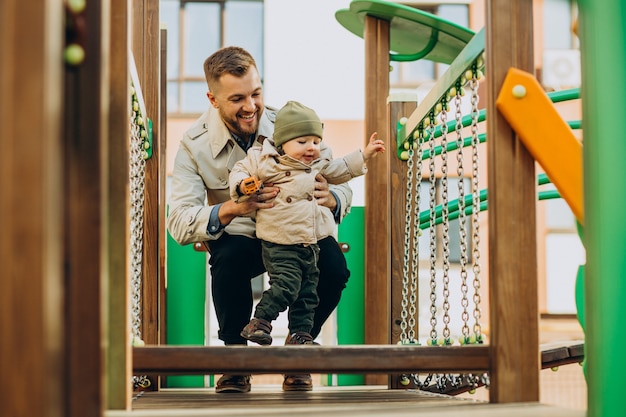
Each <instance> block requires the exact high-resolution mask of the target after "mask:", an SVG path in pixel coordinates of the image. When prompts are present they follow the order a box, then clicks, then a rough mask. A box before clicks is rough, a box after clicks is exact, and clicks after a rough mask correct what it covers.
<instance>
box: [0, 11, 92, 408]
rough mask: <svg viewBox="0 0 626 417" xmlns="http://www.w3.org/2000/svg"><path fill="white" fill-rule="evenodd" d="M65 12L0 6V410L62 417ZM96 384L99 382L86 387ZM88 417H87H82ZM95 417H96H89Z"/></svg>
mask: <svg viewBox="0 0 626 417" xmlns="http://www.w3.org/2000/svg"><path fill="white" fill-rule="evenodd" d="M62 11H63V6H62V2H61V1H60V0H48V1H44V0H32V1H28V2H25V1H22V0H2V1H1V2H0V56H1V57H2V58H0V59H1V61H2V62H1V63H0V91H2V93H1V94H0V138H2V139H1V140H0V177H1V178H2V179H1V182H2V185H1V186H0V216H1V217H2V233H0V288H1V289H0V339H1V340H2V342H0V373H1V374H2V378H0V404H1V405H0V408H1V409H2V415H3V416H18V415H20V416H40V417H64V416H67V415H69V414H67V408H66V405H67V404H66V403H65V400H66V398H68V397H69V396H70V394H71V391H72V388H71V386H70V385H69V384H68V382H69V381H68V379H67V377H66V374H65V360H66V355H65V351H66V348H67V344H66V341H65V338H64V331H65V327H64V316H63V311H64V304H63V302H64V300H63V297H64V291H63V269H64V265H63V247H62V240H63V239H62V233H63V229H62V225H63V204H64V199H63V182H62V180H63V177H62V171H63V157H62V151H61V148H62V144H61V119H62V115H63V114H62V109H63V107H62V106H63V103H62V102H63V92H62V86H63V74H62V70H63V61H62V56H63V33H64V26H63V14H62ZM86 382H87V383H88V384H91V383H97V382H98V378H97V377H96V378H91V380H89V381H86ZM83 415H88V414H83ZM91 415H96V414H91Z"/></svg>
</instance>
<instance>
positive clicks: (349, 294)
mask: <svg viewBox="0 0 626 417" xmlns="http://www.w3.org/2000/svg"><path fill="white" fill-rule="evenodd" d="M364 225H365V208H364V207H352V208H351V210H350V214H349V215H348V216H346V218H345V219H344V220H343V221H342V222H341V224H340V225H339V233H338V238H339V242H340V243H342V244H344V243H345V244H347V245H349V250H348V251H346V252H345V255H346V261H347V262H348V269H350V279H349V280H348V284H347V286H346V289H345V290H344V291H343V294H342V295H341V301H340V302H339V305H338V306H337V342H338V343H339V344H340V345H360V344H363V343H364V341H365V325H364V322H363V317H364V315H365V301H364V300H365V278H364V262H365V235H364V230H363V229H364ZM337 383H338V384H339V385H364V383H365V377H364V376H363V375H353V374H352V375H338V376H337Z"/></svg>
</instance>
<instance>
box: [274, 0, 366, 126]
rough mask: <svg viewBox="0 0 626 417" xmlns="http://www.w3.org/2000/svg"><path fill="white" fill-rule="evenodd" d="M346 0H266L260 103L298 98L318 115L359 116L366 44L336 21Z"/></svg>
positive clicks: (362, 94) (281, 102) (347, 3)
mask: <svg viewBox="0 0 626 417" xmlns="http://www.w3.org/2000/svg"><path fill="white" fill-rule="evenodd" d="M349 5H350V1H349V0H320V1H315V2H312V1H305V0H266V1H265V69H264V75H265V83H264V87H265V88H264V94H265V102H266V104H268V105H271V106H276V107H281V106H282V105H283V104H285V102H287V101H288V100H297V101H300V102H302V103H303V104H305V105H307V106H309V107H312V108H314V109H315V110H316V111H317V113H318V114H319V116H320V118H322V119H334V120H362V119H363V117H364V111H365V94H364V88H365V81H364V71H365V70H364V56H365V53H364V51H365V43H364V41H363V39H362V38H360V37H358V36H356V35H354V34H352V33H351V32H349V31H348V30H347V29H345V28H344V27H343V26H341V24H340V23H339V22H338V21H337V20H336V19H335V12H336V11H337V10H339V9H345V8H348V7H349Z"/></svg>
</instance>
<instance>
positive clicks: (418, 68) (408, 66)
mask: <svg viewBox="0 0 626 417" xmlns="http://www.w3.org/2000/svg"><path fill="white" fill-rule="evenodd" d="M436 3H438V4H433V2H412V3H404V4H405V5H407V6H410V7H414V8H416V9H419V10H423V11H425V12H428V13H431V14H434V15H437V16H439V17H441V18H442V19H445V20H447V21H449V22H452V23H454V24H457V25H459V26H463V27H468V26H469V9H468V5H467V2H461V1H459V2H457V3H456V4H455V3H450V2H445V3H446V4H439V3H444V2H436ZM391 67H392V68H393V69H392V71H391V72H390V73H389V84H390V86H391V87H392V88H416V87H419V86H420V85H422V84H424V83H431V82H433V81H434V80H436V79H438V78H439V77H441V76H442V75H443V73H444V72H445V71H446V69H448V65H445V64H438V63H435V62H432V61H427V60H419V61H414V62H392V63H391Z"/></svg>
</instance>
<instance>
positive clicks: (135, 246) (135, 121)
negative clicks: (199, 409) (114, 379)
mask: <svg viewBox="0 0 626 417" xmlns="http://www.w3.org/2000/svg"><path fill="white" fill-rule="evenodd" d="M131 93H132V94H131V100H132V101H131V103H132V106H131V109H132V111H131V115H130V156H129V182H130V213H129V218H130V258H131V259H130V286H131V288H130V298H131V331H132V344H133V346H141V345H143V340H142V338H141V321H142V314H141V306H142V304H141V281H142V279H143V224H144V220H143V215H144V195H145V194H144V190H145V173H146V151H145V144H144V142H145V139H146V137H147V134H146V127H145V123H146V121H145V120H144V116H143V115H142V114H141V112H140V110H139V106H138V103H137V96H136V94H135V90H134V88H133V89H131ZM150 385H151V383H150V380H149V379H148V377H146V376H133V386H134V388H148V387H149V386H150Z"/></svg>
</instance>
